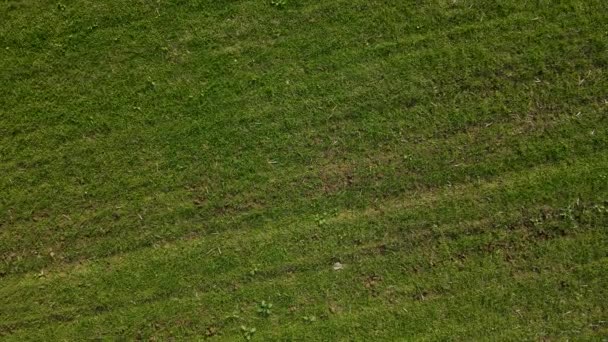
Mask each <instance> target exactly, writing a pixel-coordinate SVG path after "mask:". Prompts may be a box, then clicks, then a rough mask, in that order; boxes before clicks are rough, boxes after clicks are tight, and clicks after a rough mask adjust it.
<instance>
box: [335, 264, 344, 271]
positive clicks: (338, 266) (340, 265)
mask: <svg viewBox="0 0 608 342" xmlns="http://www.w3.org/2000/svg"><path fill="white" fill-rule="evenodd" d="M343 268H344V265H342V264H341V263H340V262H336V263H335V264H334V271H339V270H341V269H343Z"/></svg>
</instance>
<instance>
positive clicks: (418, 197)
mask: <svg viewBox="0 0 608 342" xmlns="http://www.w3.org/2000/svg"><path fill="white" fill-rule="evenodd" d="M583 156H584V157H586V158H587V159H593V153H591V154H589V155H587V154H586V153H585V154H579V155H578V157H579V158H580V157H583ZM589 156H591V158H589ZM600 156H601V153H600ZM551 164H552V163H548V164H545V165H542V166H540V168H541V169H542V168H544V167H547V166H549V165H551ZM516 172H520V171H516ZM512 173H513V172H512ZM509 177H510V176H509V174H508V173H506V174H499V175H497V176H495V177H492V178H490V179H489V180H486V181H485V182H486V183H488V184H492V182H494V181H496V180H500V179H501V178H509ZM483 184H485V183H482V185H483ZM473 186H476V185H473ZM459 187H460V188H462V189H465V192H466V189H467V188H470V187H471V186H467V185H466V183H464V181H463V183H462V184H458V183H454V184H450V185H449V187H446V186H440V187H436V188H431V189H428V190H426V191H423V192H420V191H416V192H415V195H413V196H412V197H411V199H412V202H416V201H417V202H420V201H422V203H425V198H426V197H428V196H429V195H433V194H435V193H436V192H437V190H439V191H440V192H446V191H453V190H451V188H457V189H458V188H459ZM456 194H457V193H455V194H454V195H456ZM400 201H402V200H395V202H393V203H391V202H388V203H391V204H390V206H393V207H395V208H394V209H393V210H398V209H400V204H399V202H400ZM429 203H432V202H429ZM401 206H403V205H401ZM384 207H385V208H384V209H382V210H387V208H386V207H387V205H386V203H385V205H384ZM366 210H368V211H373V210H374V209H373V207H370V208H368V209H366ZM346 212H348V211H346ZM232 214H234V213H232ZM247 214H248V213H243V214H242V215H243V216H242V217H241V218H240V219H239V217H238V216H232V217H231V220H229V221H224V222H223V221H222V220H223V219H222V218H214V219H213V221H210V222H208V223H207V224H208V225H210V226H212V227H214V228H213V230H214V231H216V232H218V229H219V232H222V231H223V230H229V229H230V228H229V226H231V225H234V224H237V223H238V222H239V220H245V221H243V222H241V223H240V225H242V224H244V222H246V219H247ZM342 215H348V214H347V213H343V214H342ZM229 216H230V215H229ZM222 227H224V228H222ZM240 229H242V228H240ZM184 238H185V239H192V238H193V236H192V234H187V235H186V236H183V235H182V236H180V237H178V238H177V239H165V240H161V241H162V242H160V243H167V242H170V241H174V240H176V241H177V240H180V239H184ZM89 239H91V238H89ZM95 239H98V237H95ZM112 239H113V238H112V237H110V238H109V240H108V241H112ZM157 243H158V241H157ZM149 246H150V245H148V246H144V247H142V248H149ZM127 252H128V251H127ZM116 254H119V255H120V254H124V252H118V253H116ZM107 256H111V255H105V256H104V257H107ZM72 263H73V262H72Z"/></svg>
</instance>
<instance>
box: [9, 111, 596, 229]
mask: <svg viewBox="0 0 608 342" xmlns="http://www.w3.org/2000/svg"><path fill="white" fill-rule="evenodd" d="M568 121H570V118H569V116H563V117H560V118H559V119H557V120H556V121H555V122H553V123H552V124H551V125H552V126H557V127H559V129H561V130H564V129H565V127H569V126H572V127H573V128H574V127H578V126H580V125H583V126H589V125H590V124H591V123H589V122H580V123H579V122H577V121H572V122H570V123H568V124H567V125H566V126H564V122H568ZM519 125H521V124H519V123H517V124H511V123H510V122H507V123H504V124H502V123H501V124H499V125H498V126H493V127H490V128H489V129H488V128H486V127H484V125H481V124H479V125H473V126H471V127H469V129H467V130H465V131H463V132H460V131H456V132H450V134H449V136H448V137H447V138H443V139H439V138H432V139H429V140H425V141H423V142H422V143H421V144H415V145H414V146H412V147H409V148H407V149H406V150H407V151H408V152H409V153H415V154H423V153H425V151H427V150H428V151H430V152H432V151H433V150H436V149H437V148H438V146H444V145H445V146H450V145H451V143H450V140H454V141H459V140H461V139H463V137H469V139H471V136H470V134H471V132H472V133H473V136H475V140H476V141H478V140H479V139H480V137H481V139H482V141H483V140H485V139H489V137H490V136H491V135H492V134H494V133H495V132H509V131H513V130H517V129H518V128H517V127H518V126H519ZM552 126H544V127H543V129H542V131H540V132H532V135H530V134H528V135H526V138H527V139H533V140H532V141H535V140H539V141H542V140H543V139H545V138H544V134H546V133H547V132H552V128H551V127H552ZM480 132H481V133H480ZM503 134H504V133H503ZM583 136H584V133H580V132H579V133H577V134H576V135H574V136H572V137H569V138H568V140H572V141H577V140H580V138H581V137H583ZM446 139H447V140H446ZM501 140H504V141H505V142H509V141H510V144H512V143H513V142H515V141H516V140H515V137H503V138H502V139H501ZM568 140H566V141H568ZM438 144H439V145H438ZM452 145H453V144H452ZM498 146H501V144H499V145H498ZM586 146H587V145H586V144H575V145H574V147H575V148H581V149H584V150H587V149H588V148H586ZM428 151H427V152H428ZM456 152H458V151H456ZM387 153H388V154H387ZM395 153H396V152H394V151H390V150H388V152H383V153H377V154H376V156H375V157H372V159H369V160H367V159H364V162H367V163H374V164H375V163H377V162H376V161H374V159H378V162H380V164H379V165H380V166H382V164H383V163H384V162H382V160H384V159H387V157H386V156H387V155H388V156H391V155H392V156H393V157H391V158H395V159H397V160H398V159H399V158H400V156H399V153H397V154H395ZM432 153H434V152H432ZM463 153H464V154H463V156H464V157H467V154H466V150H464V151H463ZM568 153H569V154H573V153H574V152H572V151H569V152H568ZM493 156H496V157H498V158H499V159H497V160H498V161H500V160H502V159H504V158H506V159H507V160H508V159H510V158H512V156H509V154H506V155H505V153H504V152H500V153H498V154H496V153H492V154H490V157H493ZM577 156H579V157H580V156H581V154H580V153H578V154H577ZM455 157H456V158H458V155H457V154H456V155H455ZM501 158H502V159H501ZM389 159H390V158H389ZM490 159H491V158H490ZM460 162H462V161H461V160H459V163H460ZM348 163H352V162H348ZM465 163H466V162H465ZM485 163H489V162H488V158H486V160H485V161H484V164H485ZM388 164H394V162H390V163H388ZM494 164H496V163H494ZM499 164H503V166H502V168H503V169H504V168H505V167H507V169H509V168H510V169H513V167H512V165H510V166H506V165H505V164H504V163H499ZM347 165H349V164H347ZM350 166H352V167H353V168H354V169H356V168H357V167H356V164H353V165H350ZM350 166H349V167H350ZM334 167H335V166H334V165H332V164H327V163H322V164H321V165H320V166H319V167H317V168H316V169H318V171H316V173H318V174H319V175H321V174H322V173H324V172H326V171H323V170H324V169H328V168H329V170H330V169H331V168H334ZM440 168H441V167H440ZM316 169H315V170H316ZM406 169H407V167H406ZM329 170H328V171H329ZM271 171H272V170H270V171H268V172H271ZM329 173H330V174H331V171H329ZM418 173H420V172H418ZM338 176H340V175H338ZM301 177H302V174H298V175H296V176H293V175H291V179H292V180H291V181H290V180H286V181H285V182H287V183H289V182H293V181H294V180H296V179H298V178H301ZM114 205H115V203H112V206H114ZM98 209H99V208H98ZM235 214H237V216H238V213H234V212H229V213H227V214H225V215H220V216H217V215H216V216H213V217H210V219H211V220H216V219H218V220H222V217H227V216H231V217H232V219H233V221H235V220H237V219H236V218H235ZM243 214H245V215H246V214H247V210H245V211H244V212H243ZM200 219H201V218H197V219H195V220H200ZM13 223H15V222H13ZM79 224H80V225H83V224H86V221H83V222H81V223H79ZM19 226H20V225H18V226H16V227H19ZM21 229H29V226H28V225H24V226H22V228H21ZM12 231H14V230H12ZM5 232H8V231H5ZM99 236H102V234H99V235H93V236H87V238H86V240H90V239H95V238H97V237H99Z"/></svg>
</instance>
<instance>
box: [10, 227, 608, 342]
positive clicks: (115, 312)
mask: <svg viewBox="0 0 608 342" xmlns="http://www.w3.org/2000/svg"><path fill="white" fill-rule="evenodd" d="M571 238H572V237H571ZM542 243H543V244H545V245H550V244H552V240H545V241H543V242H542ZM421 248H422V247H421ZM408 253H409V254H415V253H417V251H416V250H409V251H408ZM394 257H395V255H376V256H375V258H376V259H384V258H394ZM477 257H480V258H483V257H484V255H483V253H481V254H479V255H478V256H476V257H474V259H475V258H477ZM596 260H600V259H593V260H590V261H588V264H589V265H592V264H595V263H597V262H598V261H596ZM324 266H327V265H324ZM350 266H352V265H349V267H350ZM579 267H583V266H582V265H579ZM296 273H298V274H301V275H302V276H301V277H300V278H299V281H298V282H299V283H300V284H303V283H308V282H310V278H311V277H323V276H325V275H326V274H327V272H321V273H320V271H319V267H310V268H309V267H307V268H305V269H301V270H300V271H299V272H298V271H296ZM465 274H466V271H465ZM465 274H462V275H461V276H460V277H461V278H462V279H466V278H467V277H468V276H467V275H465ZM269 276H270V278H269ZM293 276H294V275H293V274H286V273H285V272H283V273H279V274H276V275H271V274H266V275H264V279H259V278H258V279H255V280H252V281H251V283H249V284H251V286H252V287H250V288H249V292H260V291H259V288H265V289H267V290H268V289H271V288H274V286H275V285H274V284H277V283H283V284H285V283H289V282H286V281H285V280H287V279H288V278H289V279H293ZM536 277H538V275H536ZM533 279H535V278H533ZM420 280H422V279H420ZM415 282H417V281H415ZM482 282H483V281H482ZM219 284H220V286H218V288H225V287H227V286H229V285H230V282H229V281H227V282H226V283H224V284H221V281H220V283H219ZM420 284H422V283H420ZM518 284H521V281H520V282H519V283H518ZM518 286H520V285H518ZM466 288H467V289H470V288H472V287H470V286H467V287H466ZM425 289H427V290H431V291H434V290H433V289H432V288H427V287H425ZM457 290H458V289H457ZM460 290H461V289H460ZM215 291H216V290H212V291H210V292H205V293H203V294H199V295H197V296H196V297H195V296H194V295H193V294H190V295H184V296H178V297H172V298H157V299H154V300H151V301H144V302H139V303H138V304H137V305H135V306H128V305H127V306H121V307H117V308H112V309H110V310H109V311H105V312H102V313H96V314H92V315H87V314H85V315H78V317H77V318H75V319H74V320H71V321H69V322H65V321H64V322H55V323H59V324H60V325H61V326H68V325H74V324H77V322H79V321H80V320H84V321H89V322H90V321H91V320H95V321H97V320H98V319H99V317H120V316H121V315H122V314H124V313H125V312H132V311H139V310H142V309H143V310H145V309H144V308H150V307H158V306H164V305H165V304H166V303H167V302H174V303H175V302H180V301H182V302H184V303H187V304H192V303H193V302H199V303H201V304H202V303H213V302H214V301H208V300H210V299H211V298H213V297H214V296H215V295H217V292H215ZM217 291H225V290H217ZM309 291H310V289H309ZM362 291H363V292H365V290H362ZM469 291H472V292H475V293H476V294H478V293H480V291H481V289H480V288H478V287H474V289H472V290H469ZM261 292H265V291H261ZM472 292H467V291H465V292H464V293H463V292H462V291H457V292H453V291H451V292H447V293H444V294H443V295H442V296H445V295H448V296H460V297H462V298H467V296H470V295H472ZM404 295H405V297H404ZM244 296H245V298H246V297H247V295H246V294H245V295H244ZM382 297H383V296H380V297H379V298H378V300H380V299H382ZM473 297H475V296H473ZM245 298H244V300H245ZM406 298H409V297H408V295H407V294H401V299H402V300H403V299H406ZM430 300H431V301H432V300H433V298H431V299H430ZM246 301H247V300H246ZM416 302H419V300H417V299H414V298H412V299H411V300H409V299H408V303H411V304H414V305H416V304H415V303H416ZM372 304H373V303H372ZM193 305H194V306H195V307H197V308H199V309H198V310H197V311H199V312H201V310H202V311H205V312H206V311H207V310H203V307H200V305H195V304H193ZM366 307H367V308H372V307H375V306H373V305H368V306H366ZM385 309H386V307H383V310H385ZM410 309H411V308H410ZM147 311H151V310H149V309H148V310H147ZM363 311H365V310H363ZM58 315H61V313H59V314H58ZM201 315H202V312H201ZM209 319H210V320H213V321H215V320H217V319H218V318H217V316H215V317H214V318H209ZM296 319H297V318H296ZM220 321H223V322H222V323H221V324H220V325H223V324H228V323H226V322H225V321H227V319H226V318H224V319H221V320H220ZM52 323H53V322H47V323H45V324H42V325H36V326H35V325H32V326H27V324H26V325H25V326H19V325H15V326H13V328H16V330H13V331H12V332H11V333H19V332H24V331H27V330H29V328H42V329H44V328H45V327H46V326H47V325H48V324H52ZM210 323H211V322H210ZM4 329H7V326H4Z"/></svg>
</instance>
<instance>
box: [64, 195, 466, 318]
mask: <svg viewBox="0 0 608 342" xmlns="http://www.w3.org/2000/svg"><path fill="white" fill-rule="evenodd" d="M455 197H460V196H455ZM452 200H454V199H452ZM423 227H424V226H423ZM269 233H270V235H268V232H266V234H265V236H263V240H266V241H275V242H276V240H277V236H273V234H272V231H271V232H269ZM279 233H280V232H279ZM393 233H395V232H393ZM397 234H400V233H398V232H397ZM415 235H416V233H415V232H414V236H415ZM285 236H287V237H288V240H289V234H285ZM283 238H284V237H283ZM423 238H424V237H423ZM279 240H280V239H279ZM229 241H232V239H230V240H229ZM409 242H410V241H409V240H408V243H409ZM240 243H242V240H239V241H238V243H237V242H235V244H237V245H238V244H240ZM250 243H253V244H255V245H259V244H260V243H261V241H250ZM387 243H390V241H387ZM414 245H415V244H414ZM222 247H224V248H225V250H230V249H229V248H226V247H227V246H222ZM393 247H394V246H393ZM170 248H173V247H170ZM357 249H358V250H359V251H360V253H361V254H362V255H364V256H365V255H367V251H368V250H369V246H361V247H357ZM344 250H345V252H347V251H348V250H349V247H346V248H344ZM153 252H154V250H151V251H142V252H141V253H137V254H142V253H143V254H146V253H153ZM337 252H338V251H337V250H336V253H337ZM353 253H354V254H353ZM353 253H350V255H351V256H350V257H352V255H356V254H358V252H353ZM127 257H128V256H127ZM344 257H349V256H348V255H346V254H345V255H344ZM330 259H331V256H329V255H326V256H325V257H323V258H322V260H320V261H318V262H317V264H319V265H320V264H326V263H327V262H328V260H330ZM304 260H306V258H304ZM305 264H306V265H307V266H305ZM305 264H301V265H300V266H298V267H294V266H293V263H290V264H289V265H287V266H286V267H279V268H277V269H275V271H274V272H273V271H271V272H270V273H268V274H266V276H270V277H271V278H272V274H273V273H274V275H275V276H278V275H279V274H281V273H282V271H281V270H287V269H291V270H292V271H296V272H297V270H298V269H301V268H302V267H303V268H304V269H315V268H316V266H315V265H317V264H314V263H313V264H314V265H312V264H310V261H307V262H305ZM311 265H312V266H311ZM291 267H294V268H291ZM230 274H231V273H229V274H228V275H225V276H226V277H229V276H230ZM237 278H238V277H237ZM218 280H219V279H214V281H216V282H217V281H218ZM68 313H69V311H68Z"/></svg>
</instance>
